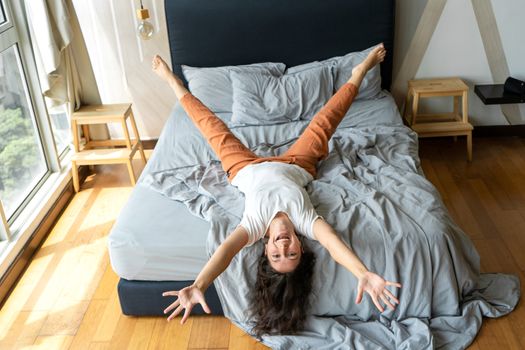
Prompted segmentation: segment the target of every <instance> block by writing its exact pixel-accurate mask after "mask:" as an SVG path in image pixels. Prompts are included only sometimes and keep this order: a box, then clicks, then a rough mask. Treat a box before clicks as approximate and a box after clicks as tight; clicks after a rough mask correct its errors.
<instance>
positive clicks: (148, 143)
mask: <svg viewBox="0 0 525 350" xmlns="http://www.w3.org/2000/svg"><path fill="white" fill-rule="evenodd" d="M158 140H159V139H151V140H141V141H142V146H143V147H144V149H154V148H155V145H156V144H157V141H158Z"/></svg>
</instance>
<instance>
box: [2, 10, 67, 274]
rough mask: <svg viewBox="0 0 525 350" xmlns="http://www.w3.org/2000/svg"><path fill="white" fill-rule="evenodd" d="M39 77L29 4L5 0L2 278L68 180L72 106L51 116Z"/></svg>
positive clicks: (3, 15)
mask: <svg viewBox="0 0 525 350" xmlns="http://www.w3.org/2000/svg"><path fill="white" fill-rule="evenodd" d="M37 77H38V73H37V70H36V66H35V58H34V55H33V51H32V47H31V41H30V38H29V33H28V30H27V26H26V23H25V15H24V4H23V2H22V1H18V0H0V277H1V276H2V274H3V273H4V272H5V271H6V270H7V268H8V264H9V263H10V262H11V261H13V260H14V258H15V257H16V255H18V253H19V250H20V249H22V248H23V246H24V244H25V242H27V240H28V239H29V238H30V237H31V234H32V232H33V231H32V230H34V229H36V227H37V226H38V222H39V221H38V220H40V219H41V218H42V217H43V216H44V214H45V212H46V211H47V210H49V208H50V207H51V205H52V204H53V203H52V202H53V200H54V198H56V196H57V193H60V191H61V190H62V189H63V188H64V187H65V185H66V184H67V181H66V180H67V179H68V178H67V172H66V171H65V167H63V166H62V164H61V163H60V162H61V157H60V155H61V154H64V151H66V150H67V149H68V148H69V139H70V137H71V136H70V131H69V123H68V118H67V110H66V109H65V108H59V109H57V110H54V111H53V112H52V113H50V114H49V115H48V112H47V109H46V107H45V101H44V97H43V96H42V93H41V92H40V90H39V89H40V87H39V84H38V81H37ZM50 120H51V121H52V122H50ZM55 141H56V142H55ZM63 161H64V165H67V164H68V162H67V159H64V160H63ZM39 218H40V219H39Z"/></svg>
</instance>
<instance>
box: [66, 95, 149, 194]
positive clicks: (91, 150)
mask: <svg viewBox="0 0 525 350" xmlns="http://www.w3.org/2000/svg"><path fill="white" fill-rule="evenodd" d="M128 119H129V120H130V124H131V128H132V129H133V133H134V136H135V138H134V139H131V138H130V134H129V130H128V125H127V120H128ZM108 123H120V125H121V126H122V130H123V131H124V140H104V141H96V140H92V139H91V138H90V135H89V125H90V124H108ZM79 126H81V127H82V131H83V132H84V138H85V140H86V142H85V144H84V147H82V148H81V146H80V136H79V128H78V127H79ZM71 128H72V133H73V145H74V147H75V155H74V156H73V158H72V173H73V187H74V188H75V191H76V192H78V191H79V189H80V185H79V179H78V166H79V165H96V164H119V163H125V164H126V165H127V167H128V172H129V177H130V179H131V183H132V184H133V185H135V182H136V178H135V173H134V172H133V166H132V159H133V156H134V155H135V152H136V151H137V150H138V151H139V152H140V156H141V158H142V160H143V161H144V164H146V155H145V154H144V148H143V146H142V142H141V140H140V137H139V132H138V130H137V125H136V124H135V118H134V117H133V111H132V110H131V104H130V103H124V104H110V105H90V106H83V107H81V108H80V109H79V110H78V111H76V112H74V113H73V116H72V117H71ZM115 146H121V147H120V148H115ZM122 146H125V147H122ZM110 147H112V148H110Z"/></svg>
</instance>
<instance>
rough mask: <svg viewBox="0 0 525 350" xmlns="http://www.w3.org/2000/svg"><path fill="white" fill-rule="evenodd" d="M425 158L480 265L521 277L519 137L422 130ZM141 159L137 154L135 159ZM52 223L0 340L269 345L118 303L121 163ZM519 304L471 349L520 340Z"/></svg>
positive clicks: (523, 234)
mask: <svg viewBox="0 0 525 350" xmlns="http://www.w3.org/2000/svg"><path fill="white" fill-rule="evenodd" d="M421 158H422V166H423V169H424V171H425V174H426V175H427V177H428V178H429V179H430V180H431V181H432V182H433V183H434V184H435V185H436V187H437V188H438V189H439V191H440V193H441V194H442V197H443V200H444V202H445V204H446V205H447V207H448V208H449V210H450V213H451V215H452V216H453V218H454V219H455V220H456V222H457V223H458V224H459V225H460V226H461V227H462V228H463V229H464V230H465V231H466V232H467V233H468V234H469V235H470V237H471V238H472V240H473V241H474V244H475V245H476V247H477V248H478V251H479V253H480V255H481V264H482V270H483V271H484V272H505V273H513V274H516V275H518V276H519V277H520V279H521V281H522V293H523V291H524V287H523V283H524V282H525V278H524V276H525V140H523V139H517V138H493V139H474V161H473V162H472V163H470V164H469V163H467V162H466V147H465V143H464V140H459V141H458V142H456V143H455V142H453V141H452V139H425V140H423V141H422V144H421ZM135 164H136V165H137V167H140V162H139V161H136V163H135ZM96 171H97V174H96V175H95V176H90V177H89V178H88V179H87V182H86V183H85V184H84V185H83V187H82V191H81V192H79V193H78V194H77V195H76V196H75V197H74V198H73V200H72V201H71V203H70V204H69V206H68V207H67V209H66V210H65V211H64V213H63V214H62V216H61V218H60V219H59V221H58V222H57V223H56V225H55V227H54V228H53V230H52V232H51V233H50V235H49V237H48V238H47V240H46V241H45V243H44V244H43V246H42V247H41V249H40V250H39V251H38V253H37V254H36V256H35V258H34V259H33V261H32V263H31V264H30V266H29V267H28V269H27V271H26V272H25V274H24V275H23V277H22V278H21V280H20V281H19V282H18V284H17V286H16V288H15V290H14V291H13V293H12V294H11V296H10V297H9V299H8V300H7V301H6V303H5V304H4V306H3V307H2V309H1V310H0V349H16V348H31V349H33V348H42V349H69V348H70V349H123V348H130V349H265V347H264V346H262V345H260V344H257V343H256V342H255V341H254V340H253V339H252V338H250V337H249V336H247V335H245V334H243V332H242V331H240V330H239V329H238V328H237V327H235V326H234V325H232V324H231V323H230V322H229V321H228V320H226V319H225V318H222V317H207V316H204V317H192V318H190V321H189V322H187V323H186V324H185V325H184V326H181V325H180V324H179V323H178V322H170V323H167V322H166V321H165V319H164V318H152V317H141V318H136V317H127V316H123V315H122V314H121V312H120V306H119V302H118V297H117V293H116V285H117V281H118V278H117V276H116V275H115V274H114V272H113V271H112V269H111V267H110V265H109V258H108V252H107V249H106V242H107V234H108V232H109V230H110V228H111V226H112V225H113V223H114V221H115V218H116V217H117V215H118V213H119V211H120V209H121V208H122V206H123V205H124V203H125V202H126V200H127V198H128V196H129V194H130V192H131V187H130V184H129V179H128V178H127V170H126V168H125V167H124V166H120V165H115V166H104V167H97V168H96ZM524 334H525V307H524V306H523V302H521V303H520V304H519V305H518V307H517V309H516V310H515V311H514V312H513V313H511V314H510V315H509V316H506V317H503V318H500V319H485V320H484V322H483V326H482V328H481V331H480V333H479V335H478V337H477V338H476V340H475V342H474V343H473V344H472V346H471V348H470V349H491V350H492V349H525V336H523V335H524Z"/></svg>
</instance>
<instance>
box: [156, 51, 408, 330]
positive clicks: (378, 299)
mask: <svg viewBox="0 0 525 350" xmlns="http://www.w3.org/2000/svg"><path fill="white" fill-rule="evenodd" d="M385 55H386V50H385V48H384V46H383V45H382V44H381V45H378V46H377V47H375V48H374V49H373V50H372V51H371V52H370V53H369V55H368V57H367V58H366V59H365V60H364V61H363V62H361V63H360V64H359V65H357V66H356V67H354V69H353V70H352V76H351V77H350V79H349V80H348V82H347V83H346V84H345V85H344V86H343V87H341V88H340V89H339V91H337V93H336V94H334V96H332V98H331V99H330V100H329V101H328V102H327V103H326V105H325V106H324V107H323V108H322V109H321V110H320V111H319V112H318V113H317V114H316V115H315V116H314V118H313V119H312V121H311V122H310V124H309V125H308V127H307V128H306V129H305V131H304V132H303V134H302V135H301V136H300V137H299V138H298V139H297V141H296V142H295V143H294V144H293V145H292V146H291V147H290V148H289V149H288V151H286V153H284V154H283V155H282V156H277V157H265V158H262V157H258V156H257V155H255V154H254V153H253V152H252V151H250V150H249V149H248V148H247V147H245V146H244V145H243V144H242V143H241V142H240V141H239V140H238V139H237V138H236V137H235V136H234V135H233V134H232V133H231V132H230V130H229V129H228V127H227V126H226V125H225V124H224V123H223V122H222V121H221V120H220V119H219V118H218V117H216V116H215V115H214V114H213V113H212V112H211V111H210V110H209V109H208V108H206V107H205V106H204V105H203V104H202V103H201V102H200V101H199V100H198V99H197V98H195V97H194V96H193V95H191V94H190V93H189V91H188V90H187V89H186V88H185V87H184V85H183V83H182V81H181V80H180V79H179V78H178V77H176V76H175V75H174V74H173V72H172V71H171V70H170V69H169V67H168V66H167V64H166V63H165V62H164V61H163V60H162V59H161V58H160V57H159V56H155V57H154V59H153V70H154V71H155V72H156V73H157V74H158V75H159V76H160V77H161V78H162V79H163V80H165V81H166V82H167V83H168V84H169V85H170V86H171V87H172V89H173V91H174V92H175V95H176V96H177V98H178V99H179V101H180V103H181V104H182V106H183V108H184V109H185V111H186V112H187V114H188V115H189V116H190V118H191V119H192V120H193V122H194V124H195V125H196V126H197V128H199V130H200V131H201V133H202V134H203V136H204V137H205V138H206V139H207V141H208V142H209V144H210V145H211V147H212V149H213V150H214V152H215V153H216V154H217V156H218V157H219V159H220V160H221V163H222V166H223V169H224V170H225V171H226V173H227V175H228V180H229V181H230V183H231V184H232V185H234V186H236V187H238V188H239V190H241V191H242V192H243V193H244V194H245V212H244V214H243V218H242V220H241V222H240V224H239V225H238V226H237V228H236V229H235V230H234V231H233V232H232V233H231V234H230V235H229V236H228V237H227V238H226V240H225V241H224V242H223V243H221V245H220V246H219V247H218V248H217V250H216V251H215V252H214V253H213V255H212V257H211V258H210V260H209V261H208V262H207V263H206V265H205V266H204V268H203V269H202V271H201V272H200V273H199V275H198V276H197V278H196V279H195V282H194V283H193V284H192V285H191V286H188V287H186V288H183V289H181V290H180V291H170V292H165V293H163V295H164V296H177V297H178V298H177V300H176V301H175V302H174V303H172V304H171V305H170V306H169V307H167V308H166V309H165V310H164V313H168V312H170V311H171V310H174V311H173V312H172V313H171V315H170V316H169V317H168V321H170V320H171V319H173V318H174V317H176V316H177V315H179V314H180V313H181V312H182V310H183V309H185V312H184V315H183V317H182V319H181V324H182V323H184V322H185V321H186V320H187V318H188V316H189V315H190V313H191V310H192V308H193V306H194V305H196V304H197V303H198V304H201V306H202V308H203V309H204V311H205V312H207V313H209V312H210V310H209V307H208V305H207V304H206V301H205V299H204V294H203V293H204V291H205V290H206V289H207V288H208V286H209V285H210V284H211V283H212V282H213V281H214V280H215V278H217V276H219V275H220V274H221V273H222V272H223V271H224V270H225V269H226V268H227V267H228V265H229V264H230V262H231V260H232V259H233V257H234V256H235V255H236V254H237V253H238V252H239V251H240V250H241V249H242V248H243V247H245V246H249V245H252V244H253V243H255V242H256V241H258V240H261V239H264V241H265V245H264V247H265V249H264V257H263V258H262V259H261V262H260V264H259V268H258V277H257V284H256V286H255V288H256V292H255V293H254V294H253V299H254V307H253V310H252V312H253V314H254V318H255V327H254V330H255V332H256V334H257V335H262V334H265V333H267V334H271V333H293V332H296V331H298V330H300V329H301V328H302V325H303V323H304V320H305V319H306V308H305V305H307V300H308V295H309V291H310V289H311V280H312V276H311V275H312V271H313V262H314V260H315V258H314V256H313V254H312V253H311V252H309V251H308V249H307V247H306V246H305V245H304V244H303V243H302V238H301V237H302V236H301V235H298V232H299V233H300V234H302V235H303V236H306V237H308V238H310V239H313V240H317V241H319V243H320V244H321V245H323V246H324V247H325V248H326V249H327V250H328V251H329V253H330V255H331V256H332V258H333V259H334V260H335V261H336V262H338V263H339V264H341V265H343V266H344V267H345V268H346V269H348V270H349V271H350V272H352V273H353V274H354V275H355V277H356V278H357V279H358V281H359V283H358V287H357V297H356V303H360V301H361V299H362V296H363V293H364V292H366V293H368V294H369V295H370V297H371V299H372V301H373V302H374V304H375V305H376V307H377V308H378V309H379V311H381V312H383V306H382V304H384V305H385V306H387V307H389V308H391V309H394V308H395V306H394V305H395V304H399V301H398V299H397V298H396V297H395V296H394V295H393V294H392V292H391V291H389V290H388V289H387V288H386V287H387V286H393V287H397V288H400V287H401V285H400V284H399V283H396V282H390V281H385V280H384V279H383V278H382V277H380V276H378V275H377V274H375V273H373V272H370V271H368V270H367V268H366V267H365V266H364V264H363V263H362V262H361V261H360V260H359V258H358V257H357V256H356V255H355V254H354V252H353V251H352V249H351V248H350V247H349V246H348V245H347V244H345V243H344V242H343V241H342V240H341V239H340V238H339V236H338V235H337V233H336V232H335V231H334V229H333V228H332V227H331V226H330V225H329V224H328V223H326V222H325V221H324V220H323V218H321V217H320V216H319V215H317V213H316V212H315V209H314V208H313V205H312V204H311V202H310V199H309V197H308V194H307V192H306V191H305V189H304V186H306V185H307V184H308V183H309V182H310V181H312V180H313V179H314V178H315V175H316V164H317V162H318V161H319V160H321V159H323V158H324V157H326V155H327V154H328V141H329V139H330V137H331V136H332V134H333V133H334V132H335V130H336V128H337V126H338V124H339V123H340V121H341V120H342V119H343V117H344V115H345V114H346V112H347V111H348V109H349V108H350V105H351V103H352V101H353V99H354V97H355V96H356V95H357V90H358V88H359V86H360V84H361V82H362V80H363V78H364V76H365V75H366V73H367V72H368V70H370V69H371V68H373V67H374V66H375V65H376V64H379V63H380V62H382V61H383V60H384V58H385ZM303 255H304V258H303ZM276 277H277V278H276ZM279 277H280V278H279ZM284 299H286V300H284ZM283 308H285V309H286V310H284V312H283Z"/></svg>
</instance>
